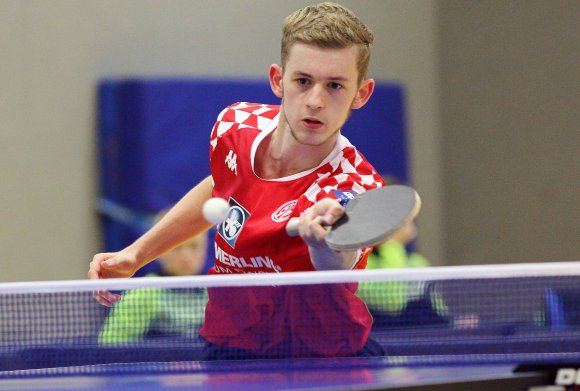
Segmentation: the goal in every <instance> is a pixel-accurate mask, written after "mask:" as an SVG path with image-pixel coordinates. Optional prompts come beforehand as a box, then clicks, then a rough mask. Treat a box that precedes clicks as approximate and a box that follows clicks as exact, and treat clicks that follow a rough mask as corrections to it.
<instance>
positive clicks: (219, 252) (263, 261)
mask: <svg viewBox="0 0 580 391" xmlns="http://www.w3.org/2000/svg"><path fill="white" fill-rule="evenodd" d="M215 259H216V266H218V265H217V263H218V261H219V262H221V263H222V264H223V265H226V266H228V267H231V268H233V269H235V271H236V272H237V273H253V272H256V269H267V270H271V271H273V272H276V273H279V272H281V271H282V268H281V267H280V266H278V265H276V264H274V261H273V260H272V258H270V257H268V256H259V255H257V256H255V257H250V258H249V259H246V258H244V257H236V256H233V255H231V254H228V253H227V252H225V251H224V250H223V249H222V248H221V247H220V246H218V245H217V243H216V244H215Z"/></svg>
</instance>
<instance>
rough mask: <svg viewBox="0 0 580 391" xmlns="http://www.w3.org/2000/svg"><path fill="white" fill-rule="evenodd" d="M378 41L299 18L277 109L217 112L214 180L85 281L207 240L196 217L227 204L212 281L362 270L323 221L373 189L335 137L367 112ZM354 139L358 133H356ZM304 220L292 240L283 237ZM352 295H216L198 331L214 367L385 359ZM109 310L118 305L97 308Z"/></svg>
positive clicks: (233, 291) (350, 23)
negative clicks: (332, 243)
mask: <svg viewBox="0 0 580 391" xmlns="http://www.w3.org/2000/svg"><path fill="white" fill-rule="evenodd" d="M372 42H373V35H372V33H371V32H370V31H369V30H368V29H367V27H366V26H365V25H364V24H363V23H362V22H361V21H360V20H359V19H358V18H357V17H356V16H355V15H354V14H353V13H352V12H351V11H350V10H348V9H346V8H344V7H342V6H340V5H338V4H333V3H321V4H318V5H315V6H309V7H305V8H303V9H300V10H298V11H296V12H294V13H293V14H291V15H290V16H288V17H287V18H286V19H285V21H284V25H283V35H282V51H281V65H275V64H274V65H271V66H270V69H269V80H270V84H271V89H272V91H273V93H274V94H275V95H276V96H277V97H279V98H280V99H281V100H282V101H281V104H280V105H279V106H277V105H276V106H273V105H262V104H253V103H237V104H234V105H232V106H230V107H228V108H226V109H224V110H223V111H222V113H221V114H220V115H219V117H218V120H217V122H216V124H215V126H214V128H213V130H212V133H211V139H210V145H211V147H210V166H211V176H210V177H208V178H206V179H205V180H203V181H202V182H200V183H199V184H198V185H197V186H195V187H194V188H193V189H192V190H191V191H190V192H189V193H187V194H186V195H185V196H184V197H183V198H182V199H181V200H180V201H179V202H178V203H177V204H176V205H175V207H174V208H173V209H172V210H171V211H170V212H169V213H168V214H167V215H166V216H165V218H164V219H163V220H161V221H160V222H159V223H158V224H157V225H156V226H155V227H153V228H152V229H151V230H150V231H148V232H147V233H145V234H144V235H143V236H142V237H141V238H139V239H138V240H136V241H135V242H134V243H133V244H131V245H129V246H128V247H126V248H125V249H123V250H121V251H119V252H116V253H103V254H97V255H95V257H94V258H93V261H92V262H91V264H90V269H89V272H88V276H89V278H91V279H96V278H112V277H129V276H132V275H133V274H134V273H135V271H136V270H138V269H139V268H140V267H141V266H143V265H145V264H146V263H147V262H149V261H150V260H152V259H155V258H156V257H158V256H160V255H161V254H163V253H164V252H166V251H168V250H169V249H171V248H173V247H175V246H177V245H178V244H179V243H181V242H183V241H185V240H187V239H188V238H190V237H192V236H194V235H197V234H199V233H200V232H203V231H205V230H207V229H208V228H209V227H210V225H209V223H208V222H207V221H206V220H205V219H204V218H203V215H202V205H203V204H204V202H205V201H206V200H208V199H209V198H210V197H221V198H224V199H226V200H228V201H229V205H230V209H229V215H228V218H227V219H226V221H225V222H224V223H222V224H220V225H219V226H218V230H217V231H218V232H217V234H216V248H215V249H216V260H215V265H214V266H213V267H212V269H211V271H210V273H262V272H268V273H278V272H291V271H311V270H328V269H352V268H356V269H361V268H365V266H366V258H367V253H368V251H369V249H360V250H358V251H335V250H332V249H330V248H329V247H328V246H327V245H326V243H325V241H324V237H325V235H326V230H325V229H324V228H323V226H322V225H321V224H322V221H323V220H324V221H325V222H326V223H328V224H332V223H333V222H334V221H336V220H338V219H339V218H340V217H341V216H342V214H343V207H342V206H341V203H340V201H342V200H346V199H349V198H351V197H352V196H353V195H354V194H359V193H362V192H365V191H367V190H370V189H373V188H376V187H380V186H382V184H383V181H382V179H381V177H380V175H379V174H378V173H377V172H376V170H375V169H374V168H373V167H372V166H371V164H370V163H368V162H367V161H366V160H365V158H364V157H363V156H362V155H361V154H360V153H359V152H358V151H357V150H356V148H355V147H354V146H353V145H351V144H350V143H349V141H348V140H347V139H346V138H345V137H344V136H343V135H341V133H340V129H341V127H342V126H343V124H344V123H345V122H346V120H347V118H348V117H349V114H350V113H351V111H352V110H356V109H359V108H361V107H363V106H364V105H365V104H366V102H367V101H368V100H369V98H370V97H371V95H372V92H373V89H374V81H373V80H372V79H367V78H366V72H367V68H368V63H369V59H370V51H371V45H372ZM361 131H364V129H362V130H361ZM296 216H300V223H299V236H298V237H293V238H292V237H289V236H288V235H287V233H286V230H285V225H286V223H287V220H288V219H289V218H290V217H296ZM356 287H357V284H336V285H332V286H328V285H319V286H318V285H317V286H314V287H304V286H302V287H300V286H292V287H285V288H284V287H252V288H227V289H217V288H216V289H212V290H211V291H210V292H209V296H210V298H209V303H208V305H207V309H206V319H205V323H204V325H203V326H202V328H201V330H200V334H201V336H202V337H203V338H204V339H206V340H207V341H208V342H207V348H206V353H207V357H208V358H209V359H224V358H243V357H249V358H258V357H332V356H354V355H377V354H383V351H382V349H381V347H380V346H378V344H376V343H374V342H373V341H372V340H369V339H368V336H369V332H370V328H371V325H372V318H371V316H370V315H369V313H368V310H367V308H366V306H365V304H364V303H363V301H362V300H360V299H359V298H358V297H356V296H355V294H354V292H355V291H356ZM96 298H97V300H98V301H99V302H101V303H102V304H104V305H112V304H113V303H114V302H115V301H117V300H118V299H119V296H117V295H114V294H112V293H110V292H101V293H100V294H98V295H97V296H96Z"/></svg>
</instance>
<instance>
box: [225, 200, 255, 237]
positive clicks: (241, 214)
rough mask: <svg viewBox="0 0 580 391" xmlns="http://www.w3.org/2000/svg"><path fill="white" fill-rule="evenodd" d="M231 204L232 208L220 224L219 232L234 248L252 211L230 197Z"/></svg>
mask: <svg viewBox="0 0 580 391" xmlns="http://www.w3.org/2000/svg"><path fill="white" fill-rule="evenodd" d="M229 204H230V209H229V210H228V215H227V216H226V218H225V220H224V222H223V223H221V224H220V225H218V227H217V232H218V234H219V235H220V236H221V237H222V238H224V240H225V241H226V242H228V244H229V245H230V246H231V247H232V248H234V247H235V246H236V241H237V240H238V236H239V235H240V232H242V229H243V228H244V224H246V221H247V220H248V218H249V217H250V212H248V211H247V210H246V209H245V208H244V207H243V206H241V205H240V204H239V203H238V202H237V201H236V200H234V199H233V198H230V201H229Z"/></svg>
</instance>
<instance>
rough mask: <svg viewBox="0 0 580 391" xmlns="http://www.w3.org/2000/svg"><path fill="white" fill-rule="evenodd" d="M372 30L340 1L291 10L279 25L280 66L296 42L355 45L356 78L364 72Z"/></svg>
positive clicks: (372, 38)
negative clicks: (356, 54)
mask: <svg viewBox="0 0 580 391" xmlns="http://www.w3.org/2000/svg"><path fill="white" fill-rule="evenodd" d="M373 40H374V36H373V33H372V32H371V31H370V30H369V29H368V28H367V27H366V26H365V25H364V24H363V23H362V22H361V21H360V19H359V18H358V17H357V16H356V15H355V14H354V13H353V12H352V11H350V10H349V9H347V8H345V7H343V6H342V5H340V4H336V3H330V2H324V3H320V4H317V5H312V6H308V7H305V8H302V9H299V10H298V11H296V12H294V13H292V14H291V15H289V16H288V17H286V19H285V20H284V24H283V26H282V47H281V49H282V50H281V63H282V68H284V66H285V64H286V61H287V60H288V55H289V53H290V48H291V47H292V45H293V44H295V43H297V42H301V43H305V44H310V45H316V46H318V47H321V48H335V49H341V48H346V47H349V46H351V45H356V46H357V47H358V49H359V50H358V54H359V56H358V63H357V70H358V79H359V80H358V81H359V82H360V81H362V80H363V79H364V78H365V77H366V74H367V70H368V66H369V62H370V57H371V46H372V44H373Z"/></svg>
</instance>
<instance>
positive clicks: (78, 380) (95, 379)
mask: <svg viewBox="0 0 580 391" xmlns="http://www.w3.org/2000/svg"><path fill="white" fill-rule="evenodd" d="M514 368H515V365H507V364H482V365H475V364H468V365H430V366H413V367H405V366H393V365H392V364H389V365H382V364H381V362H380V361H377V360H375V361H372V360H369V359H360V358H345V359H312V360H294V361H292V360H271V361H266V360H258V361H231V362H213V363H200V362H176V363H133V364H106V365H95V366H90V367H74V368H71V373H70V374H68V375H63V374H61V373H59V371H58V370H55V372H54V374H51V373H50V372H46V371H28V374H29V375H30V376H26V377H20V378H7V379H6V378H5V379H3V380H0V390H36V391H40V390H57V389H58V390H123V391H131V390H159V389H167V390H235V391H245V390H314V389H316V390H346V389H348V390H371V389H399V388H404V387H417V386H421V385H432V384H448V383H449V384H452V383H454V382H462V381H486V380H489V379H508V378H514V377H517V376H523V375H522V374H517V373H516V374H514V373H513V369H514ZM113 369H114V371H113ZM113 372H117V373H113Z"/></svg>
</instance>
